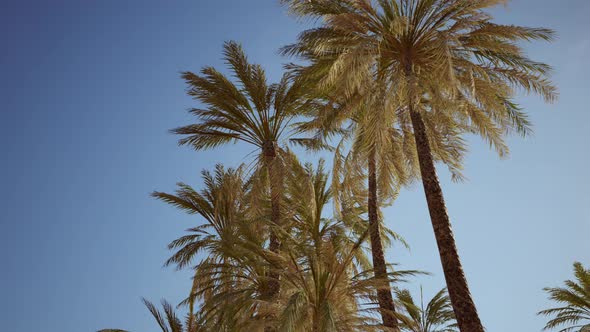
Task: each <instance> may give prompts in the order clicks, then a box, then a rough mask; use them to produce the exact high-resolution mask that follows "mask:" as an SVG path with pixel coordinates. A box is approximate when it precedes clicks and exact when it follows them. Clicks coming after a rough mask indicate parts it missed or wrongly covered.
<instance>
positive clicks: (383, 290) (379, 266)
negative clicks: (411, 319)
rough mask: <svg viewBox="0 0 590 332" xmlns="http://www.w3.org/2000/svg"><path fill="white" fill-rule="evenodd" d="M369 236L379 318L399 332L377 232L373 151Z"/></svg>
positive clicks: (370, 172) (370, 170)
mask: <svg viewBox="0 0 590 332" xmlns="http://www.w3.org/2000/svg"><path fill="white" fill-rule="evenodd" d="M368 164H369V167H368V168H369V199H368V210H369V234H370V238H371V256H372V257H373V269H374V273H375V278H376V279H383V280H384V281H385V282H384V283H383V284H384V285H383V286H382V287H380V288H379V289H378V290H377V299H378V301H379V308H380V309H381V318H382V320H383V325H384V326H386V327H389V328H391V329H393V331H399V328H398V324H397V319H396V317H395V305H394V303H393V296H392V295H391V287H390V286H389V282H388V281H386V280H387V278H388V276H387V266H386V264H385V257H384V254H383V244H382V242H381V233H380V231H379V215H378V213H377V212H378V211H377V209H378V205H377V204H378V203H377V169H376V160H375V150H374V149H372V150H371V152H370V154H369V163H368Z"/></svg>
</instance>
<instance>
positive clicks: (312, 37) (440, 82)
mask: <svg viewBox="0 0 590 332" xmlns="http://www.w3.org/2000/svg"><path fill="white" fill-rule="evenodd" d="M284 2H285V3H287V4H288V5H289V8H290V9H291V10H292V11H293V12H294V13H295V14H297V15H301V16H309V17H316V18H319V19H321V20H322V24H321V25H320V26H319V27H317V28H313V29H310V30H307V31H305V32H303V33H302V34H301V35H300V37H299V40H298V42H297V43H296V44H294V45H290V46H287V47H285V48H284V49H283V52H284V53H285V54H289V55H297V56H299V57H301V58H303V59H304V60H306V61H307V62H308V63H309V66H305V67H303V68H297V72H298V74H299V75H300V77H303V78H302V80H304V81H311V82H313V83H315V85H316V86H317V87H316V89H319V90H320V91H321V93H324V92H325V91H328V92H333V91H335V93H336V94H338V95H342V96H345V97H346V98H352V97H354V96H355V95H356V94H359V93H360V95H366V94H367V93H369V94H370V91H366V89H368V88H369V89H372V88H373V87H374V86H375V82H377V84H378V86H379V87H380V88H381V89H384V90H385V91H386V93H385V94H384V95H383V96H385V97H386V98H389V99H391V101H388V102H383V103H382V104H383V105H392V106H393V107H389V108H386V107H383V108H377V109H375V110H373V111H376V112H389V113H391V114H392V115H391V116H390V117H391V118H393V119H394V122H393V125H394V126H395V128H399V129H401V132H402V133H404V134H410V135H413V136H414V139H415V141H416V150H417V154H418V160H419V165H420V173H421V175H422V178H423V185H424V189H425V194H426V196H427V201H428V205H429V209H430V214H431V220H432V223H433V227H434V230H435V235H436V240H437V243H438V246H439V248H441V250H440V257H441V262H442V265H443V270H444V272H445V278H446V280H447V285H448V287H449V293H450V297H451V300H452V301H453V307H454V309H455V312H456V315H457V318H458V321H459V324H460V325H462V327H463V328H464V329H469V330H473V331H483V327H482V326H481V323H480V320H479V317H478V315H477V311H476V309H475V305H474V304H473V301H472V299H471V295H470V293H469V289H468V286H467V281H466V279H465V277H464V272H463V270H462V266H461V263H460V260H459V256H458V252H457V250H456V246H455V243H454V237H453V234H452V230H451V227H450V222H449V218H448V215H447V213H446V207H445V203H444V198H443V195H442V191H441V189H440V184H439V183H438V178H437V176H436V171H435V168H434V163H433V159H436V158H437V155H438V156H439V157H438V158H439V159H440V160H442V161H443V162H445V163H446V164H447V165H449V167H450V169H451V171H454V170H456V169H458V168H460V159H461V157H462V153H463V151H465V148H464V147H463V141H462V135H463V134H465V133H474V134H477V135H479V136H481V137H483V138H484V139H485V140H486V141H488V142H489V144H490V145H491V146H493V147H494V148H495V149H496V150H497V152H498V153H499V154H500V156H505V155H507V154H508V147H507V145H506V143H505V141H504V138H505V135H506V134H508V133H510V132H513V131H516V132H519V133H521V134H523V135H524V134H526V133H527V131H528V129H529V123H528V120H527V118H526V114H525V113H523V112H521V111H520V110H519V109H518V107H517V106H516V105H515V104H514V103H513V102H512V99H513V98H514V95H515V92H516V91H517V89H522V90H524V91H526V92H533V93H537V94H540V95H541V96H543V97H544V98H545V100H546V101H553V100H554V99H555V98H556V89H555V88H554V87H553V85H552V84H551V82H550V81H549V80H548V79H547V74H548V72H549V71H550V67H549V66H548V65H546V64H543V63H539V62H535V61H532V60H530V59H529V58H527V57H526V56H525V55H524V52H523V51H522V49H521V47H520V46H519V45H518V44H517V43H518V42H519V41H528V40H534V39H544V40H550V39H551V38H552V36H553V32H552V31H551V30H548V29H543V28H527V27H519V26H512V25H500V24H496V23H493V22H492V17H491V16H490V15H489V14H488V13H487V12H486V11H485V10H486V9H488V8H490V7H492V6H494V5H497V4H499V3H502V2H504V1H502V0H452V1H449V0H378V1H371V0H342V1H330V0H309V1H304V0H285V1H284ZM345 117H346V118H350V119H353V118H357V116H356V115H355V114H354V113H349V114H344V115H343V116H342V118H345ZM384 118H385V117H384ZM404 128H407V129H408V130H404ZM410 128H411V130H409V129H410ZM449 140H451V141H454V142H456V144H458V146H459V148H457V149H455V150H454V153H451V154H445V153H441V152H439V151H442V152H444V149H442V148H441V146H444V142H448V141H449ZM441 156H442V157H441ZM468 326H469V327H468Z"/></svg>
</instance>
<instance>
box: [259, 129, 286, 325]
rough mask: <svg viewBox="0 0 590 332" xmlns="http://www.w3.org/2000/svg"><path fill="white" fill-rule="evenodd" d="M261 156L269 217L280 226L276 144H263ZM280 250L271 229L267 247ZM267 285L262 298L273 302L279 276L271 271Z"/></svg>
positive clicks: (273, 250) (275, 251)
mask: <svg viewBox="0 0 590 332" xmlns="http://www.w3.org/2000/svg"><path fill="white" fill-rule="evenodd" d="M262 149H263V154H264V158H265V162H266V167H267V172H268V178H269V182H270V205H271V208H270V209H271V215H270V219H271V222H272V224H273V226H275V225H281V188H282V185H281V183H282V179H281V176H280V174H279V172H277V169H276V168H275V167H276V165H275V163H276V158H277V149H278V147H277V145H276V142H270V141H269V142H265V143H264V145H263V146H262ZM280 248H281V242H280V240H279V238H278V237H277V235H276V233H275V232H274V231H273V230H272V229H271V231H270V235H269V245H268V249H269V250H270V251H272V252H274V253H278V252H279V250H280ZM268 277H269V278H268V283H267V288H266V290H265V294H263V296H264V297H265V298H267V299H269V300H271V301H272V300H274V299H275V298H276V297H277V295H278V294H279V291H280V289H281V285H280V282H279V280H280V279H279V278H280V276H279V274H278V273H277V272H276V271H273V270H272V268H271V271H269V273H268ZM264 331H265V332H273V331H275V328H274V327H273V326H266V327H265V328H264Z"/></svg>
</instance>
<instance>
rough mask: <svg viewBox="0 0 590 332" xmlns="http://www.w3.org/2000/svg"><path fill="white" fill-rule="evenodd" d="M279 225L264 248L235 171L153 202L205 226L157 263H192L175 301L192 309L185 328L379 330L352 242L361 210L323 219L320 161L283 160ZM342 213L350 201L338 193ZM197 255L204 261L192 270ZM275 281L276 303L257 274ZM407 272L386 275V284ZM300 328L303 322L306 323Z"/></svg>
mask: <svg viewBox="0 0 590 332" xmlns="http://www.w3.org/2000/svg"><path fill="white" fill-rule="evenodd" d="M287 160H289V163H288V165H289V167H288V168H287V169H288V172H287V174H286V186H285V188H286V191H285V199H284V205H285V207H286V209H285V223H284V225H282V227H281V228H280V229H277V232H276V234H277V236H278V237H279V238H280V240H281V242H282V243H283V245H284V247H283V249H282V250H281V252H280V253H274V252H271V251H270V250H268V249H265V246H264V243H265V241H266V240H267V237H266V236H265V235H264V234H267V233H266V232H260V229H261V228H262V227H264V225H265V224H266V223H268V220H266V218H268V214H265V213H264V212H262V213H260V211H259V209H252V208H250V203H249V202H250V196H251V194H252V192H251V189H252V181H247V180H244V178H243V177H244V174H243V171H242V168H238V169H236V170H233V169H229V170H225V169H224V168H223V167H221V166H218V167H217V168H216V171H215V173H214V174H211V173H209V172H203V179H204V183H205V188H204V189H203V190H202V191H201V192H200V193H199V192H196V191H195V190H194V189H192V188H191V187H190V186H187V185H184V184H179V189H178V191H177V192H176V194H174V195H171V194H166V193H161V192H156V193H154V196H155V197H157V198H159V199H161V200H163V201H165V202H167V203H170V204H172V205H174V206H177V207H179V208H181V209H183V210H185V211H187V212H189V213H192V214H198V215H200V216H201V217H202V218H203V219H204V221H205V223H204V224H202V225H199V226H197V227H195V228H191V229H189V232H190V233H191V234H189V235H186V236H183V237H181V238H179V239H178V240H175V241H173V242H172V243H171V245H170V248H171V249H176V250H177V251H176V253H175V254H174V255H173V256H172V257H171V258H170V259H169V260H168V262H167V264H176V265H177V267H179V268H183V267H186V266H190V265H193V264H194V269H195V277H194V281H193V289H192V291H191V294H190V296H189V297H188V298H187V300H186V301H185V303H187V304H189V305H190V306H191V310H190V311H191V312H192V311H193V309H192V307H193V306H197V307H198V310H197V311H198V312H199V313H198V314H197V315H196V316H195V324H197V325H199V326H203V327H204V328H207V327H209V328H212V327H215V328H216V329H217V330H219V331H257V330H262V329H263V328H264V327H265V326H268V324H269V323H270V324H272V325H274V326H275V327H276V328H281V330H286V331H309V330H313V331H359V330H360V331H362V330H367V331H369V330H375V329H377V328H378V327H379V324H377V323H376V322H375V321H374V319H373V316H372V315H373V314H374V310H375V308H374V306H373V305H372V303H374V302H375V294H374V291H375V287H377V286H379V285H380V283H381V282H383V281H376V280H375V279H374V278H372V277H370V275H371V266H370V264H369V263H368V261H367V259H366V256H365V254H364V248H363V246H362V244H363V243H364V241H365V239H366V234H367V226H366V222H364V220H362V218H361V217H360V215H361V214H362V213H363V212H364V211H365V210H364V209H355V208H347V209H346V210H344V209H343V210H342V211H341V213H339V214H338V215H339V217H338V218H336V219H334V218H326V217H325V216H324V213H325V207H326V206H327V204H328V203H329V202H330V200H331V198H332V191H331V190H330V188H329V187H328V185H327V184H328V175H327V174H326V173H325V171H324V167H323V162H320V164H319V166H318V168H317V169H315V170H314V169H313V168H312V167H311V165H306V166H301V165H300V164H299V163H298V161H297V160H296V158H295V157H294V156H293V155H288V158H287ZM342 196H343V198H342V201H343V202H344V204H343V205H344V206H347V207H353V204H350V202H352V201H354V199H351V198H350V197H349V196H346V195H344V194H342ZM199 252H204V253H206V254H208V256H207V257H205V258H202V259H201V260H200V261H197V262H195V258H196V257H197V254H198V253H199ZM268 268H270V269H272V270H273V271H274V272H275V273H277V274H278V275H279V276H280V282H281V292H280V295H279V296H278V298H274V299H268V298H265V297H264V287H265V285H266V283H267V282H268V273H267V271H265V269H268ZM412 273H415V272H413V271H398V272H396V273H391V274H390V276H389V277H388V278H387V279H388V280H387V281H388V282H390V281H395V280H399V279H400V278H402V277H403V276H406V275H410V274H412ZM305 322H309V325H308V324H307V323H305Z"/></svg>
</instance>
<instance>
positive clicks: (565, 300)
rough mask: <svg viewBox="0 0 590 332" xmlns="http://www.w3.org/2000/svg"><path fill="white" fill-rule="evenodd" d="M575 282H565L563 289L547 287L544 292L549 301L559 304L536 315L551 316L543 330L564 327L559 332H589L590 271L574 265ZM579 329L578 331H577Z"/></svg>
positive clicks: (578, 264)
mask: <svg viewBox="0 0 590 332" xmlns="http://www.w3.org/2000/svg"><path fill="white" fill-rule="evenodd" d="M574 276H575V277H576V280H575V281H573V280H566V281H565V287H555V288H554V287H548V288H544V291H545V292H547V293H548V294H549V299H550V300H552V301H556V302H558V303H560V306H559V307H556V308H551V309H547V310H543V311H540V312H539V313H538V314H539V315H543V316H552V317H554V318H552V319H551V320H550V321H549V322H547V325H546V326H545V330H549V329H554V328H559V327H564V326H565V327H564V328H563V329H561V330H559V331H560V332H569V331H574V329H576V331H580V332H585V331H590V269H586V268H584V266H582V264H581V263H578V262H576V263H574ZM577 329H579V330H577Z"/></svg>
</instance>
